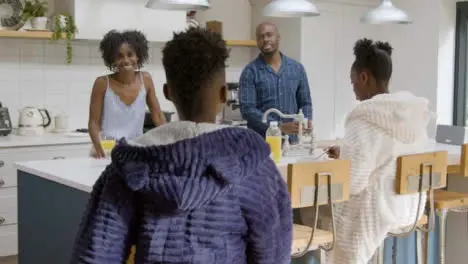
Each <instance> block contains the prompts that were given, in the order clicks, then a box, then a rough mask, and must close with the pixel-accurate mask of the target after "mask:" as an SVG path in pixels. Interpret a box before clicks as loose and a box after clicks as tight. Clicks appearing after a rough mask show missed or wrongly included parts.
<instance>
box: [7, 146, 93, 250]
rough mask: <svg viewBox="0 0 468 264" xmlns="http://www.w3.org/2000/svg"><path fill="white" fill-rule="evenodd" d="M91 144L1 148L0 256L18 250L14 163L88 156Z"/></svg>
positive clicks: (15, 172)
mask: <svg viewBox="0 0 468 264" xmlns="http://www.w3.org/2000/svg"><path fill="white" fill-rule="evenodd" d="M90 148H91V145H90V144H71V145H59V146H35V147H20V148H5V149H1V150H0V165H2V166H1V167H0V257H1V256H9V255H16V254H17V253H18V231H17V230H18V228H17V224H18V212H17V211H18V210H17V171H16V168H15V165H14V164H15V163H16V162H20V161H30V160H47V159H54V158H55V159H57V158H78V157H87V156H89V150H90Z"/></svg>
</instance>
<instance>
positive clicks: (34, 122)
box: [18, 106, 51, 136]
mask: <svg viewBox="0 0 468 264" xmlns="http://www.w3.org/2000/svg"><path fill="white" fill-rule="evenodd" d="M50 122H51V119H50V114H49V111H47V110H46V109H44V108H37V107H31V106H28V107H25V108H23V109H21V110H20V113H19V122H18V132H19V135H21V136H39V135H43V134H44V128H46V127H48V126H49V125H50Z"/></svg>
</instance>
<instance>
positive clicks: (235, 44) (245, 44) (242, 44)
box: [226, 40, 257, 47]
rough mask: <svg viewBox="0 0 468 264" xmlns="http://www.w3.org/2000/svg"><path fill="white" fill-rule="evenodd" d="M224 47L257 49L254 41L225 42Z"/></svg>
mask: <svg viewBox="0 0 468 264" xmlns="http://www.w3.org/2000/svg"><path fill="white" fill-rule="evenodd" d="M226 45H228V46H231V47H257V42H256V41H255V40H226Z"/></svg>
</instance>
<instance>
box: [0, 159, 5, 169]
mask: <svg viewBox="0 0 468 264" xmlns="http://www.w3.org/2000/svg"><path fill="white" fill-rule="evenodd" d="M3 166H5V162H4V161H3V160H0V168H1V167H3Z"/></svg>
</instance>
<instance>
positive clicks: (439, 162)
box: [374, 151, 448, 264]
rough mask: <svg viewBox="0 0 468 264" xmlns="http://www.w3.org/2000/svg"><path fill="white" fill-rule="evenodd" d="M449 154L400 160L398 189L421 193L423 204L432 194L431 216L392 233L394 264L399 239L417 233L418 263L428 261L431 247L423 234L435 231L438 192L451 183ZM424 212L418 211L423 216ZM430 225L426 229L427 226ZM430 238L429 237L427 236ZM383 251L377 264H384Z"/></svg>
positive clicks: (390, 234)
mask: <svg viewBox="0 0 468 264" xmlns="http://www.w3.org/2000/svg"><path fill="white" fill-rule="evenodd" d="M447 156H448V153H447V151H436V152H427V153H421V154H411V155H402V156H399V157H398V158H397V169H396V182H395V183H396V184H395V185H396V186H395V191H396V193H397V194H401V195H405V194H414V193H419V204H421V202H425V201H421V199H422V194H423V193H425V192H428V196H427V200H428V201H429V203H428V205H429V209H428V216H426V215H423V216H422V218H420V219H415V221H414V223H413V224H412V225H411V226H408V227H402V228H403V229H405V230H406V231H404V232H402V233H389V234H388V235H389V236H390V237H393V238H394V243H393V250H392V251H393V254H392V259H393V263H396V257H397V252H396V241H397V239H398V237H404V236H408V235H410V234H411V233H413V232H414V231H416V232H417V233H416V236H417V242H416V243H417V245H416V249H417V252H416V254H417V260H418V264H423V263H426V262H427V254H428V246H429V243H428V242H427V239H424V240H423V239H422V237H421V233H424V234H427V233H429V232H430V231H431V230H432V229H433V228H434V223H435V216H434V196H435V195H434V189H439V188H443V187H445V186H446V184H447ZM420 213H421V211H419V209H418V212H417V215H420ZM425 225H427V226H428V228H427V229H426V228H425V227H424V226H425ZM425 237H426V238H427V235H425ZM422 242H425V252H424V253H423V249H422V245H421V243H422ZM383 249H384V246H383V245H382V246H381V247H380V248H379V250H378V252H377V255H376V256H375V258H374V262H377V263H379V264H383V263H384V261H383V255H384V254H383Z"/></svg>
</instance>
